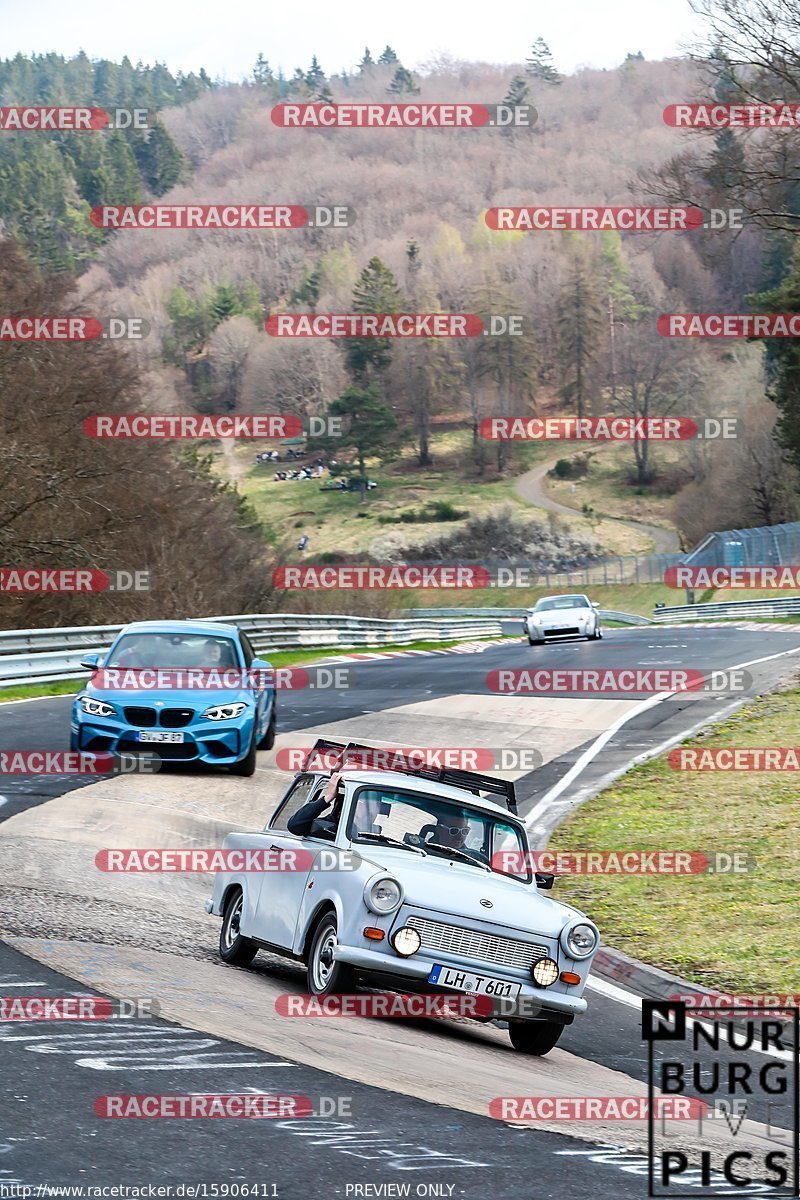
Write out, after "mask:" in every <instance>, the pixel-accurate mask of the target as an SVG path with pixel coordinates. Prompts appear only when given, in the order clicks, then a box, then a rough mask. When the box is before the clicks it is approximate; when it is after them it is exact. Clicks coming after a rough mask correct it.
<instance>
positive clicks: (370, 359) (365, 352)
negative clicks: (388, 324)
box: [345, 257, 402, 383]
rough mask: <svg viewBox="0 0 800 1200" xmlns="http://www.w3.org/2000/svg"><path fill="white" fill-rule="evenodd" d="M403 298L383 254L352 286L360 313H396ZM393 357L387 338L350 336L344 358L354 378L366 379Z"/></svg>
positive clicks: (366, 268)
mask: <svg viewBox="0 0 800 1200" xmlns="http://www.w3.org/2000/svg"><path fill="white" fill-rule="evenodd" d="M401 306H402V300H401V296H400V285H399V284H398V282H397V279H396V278H395V276H394V274H393V272H392V271H391V270H390V269H389V267H387V266H386V263H384V262H382V261H381V259H380V258H377V257H375V258H371V259H370V260H369V262H368V263H367V265H366V267H365V268H364V270H363V271H362V272H361V275H360V276H359V279H358V283H357V284H356V286H355V287H354V289H353V310H354V311H355V312H359V313H397V312H400V310H401ZM390 358H391V343H390V341H389V339H388V338H348V340H347V346H346V349H345V362H346V364H347V369H348V370H349V372H350V374H351V376H352V377H353V379H354V380H355V381H356V382H358V383H361V382H364V381H365V380H367V379H368V377H369V376H370V375H371V374H374V373H375V372H377V371H382V370H384V369H385V368H386V367H387V366H388V365H389V360H390Z"/></svg>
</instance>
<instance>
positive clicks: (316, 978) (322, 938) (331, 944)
mask: <svg viewBox="0 0 800 1200" xmlns="http://www.w3.org/2000/svg"><path fill="white" fill-rule="evenodd" d="M337 935H338V930H337V925H336V917H335V916H334V914H333V913H328V914H327V915H326V916H324V917H323V918H322V920H321V921H320V923H319V925H318V926H317V928H316V929H315V930H314V936H313V937H312V939H311V947H310V949H309V952H308V959H307V979H308V990H309V992H310V993H311V995H312V996H335V995H338V994H340V993H342V992H353V991H355V986H356V975H355V971H354V970H353V968H352V967H351V966H349V965H348V964H347V963H342V962H336V959H335V958H334V954H335V951H336V947H337V945H338V936H337Z"/></svg>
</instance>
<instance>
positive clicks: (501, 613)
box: [411, 608, 653, 625]
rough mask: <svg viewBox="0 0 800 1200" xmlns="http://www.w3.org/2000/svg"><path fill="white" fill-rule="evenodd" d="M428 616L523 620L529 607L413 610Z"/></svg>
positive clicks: (626, 617)
mask: <svg viewBox="0 0 800 1200" xmlns="http://www.w3.org/2000/svg"><path fill="white" fill-rule="evenodd" d="M411 611H414V612H418V613H419V614H420V615H424V616H426V617H434V618H435V617H455V616H464V615H466V614H469V615H470V616H473V617H477V616H479V615H481V616H484V617H496V618H497V619H498V620H501V621H503V620H505V621H521V620H522V618H523V617H524V616H525V614H526V613H527V612H528V609H527V608H418V609H414V610H411ZM597 611H598V613H599V615H600V619H601V620H603V621H618V622H619V624H620V625H652V624H653V622H652V619H651V618H650V617H643V616H640V614H639V613H629V612H617V611H616V609H613V608H599V609H598V610H597Z"/></svg>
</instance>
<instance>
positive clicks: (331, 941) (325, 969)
mask: <svg viewBox="0 0 800 1200" xmlns="http://www.w3.org/2000/svg"><path fill="white" fill-rule="evenodd" d="M335 949H336V930H335V929H333V928H332V927H330V926H328V928H327V929H326V930H325V933H324V934H323V936H322V937H321V938H320V939H319V941H318V942H317V949H316V954H315V955H314V983H315V984H316V986H317V987H318V988H319V990H320V991H322V990H323V989H324V988H325V987H326V986H327V984H328V983H329V981H330V978H331V975H332V974H333V967H334V951H335Z"/></svg>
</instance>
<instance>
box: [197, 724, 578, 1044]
mask: <svg viewBox="0 0 800 1200" xmlns="http://www.w3.org/2000/svg"><path fill="white" fill-rule="evenodd" d="M331 751H334V752H335V753H337V754H339V755H340V756H341V757H340V760H339V761H340V763H341V764H343V767H344V769H345V771H346V773H345V774H341V773H335V774H333V775H332V773H331V771H330V768H328V769H327V770H314V769H308V770H304V771H302V772H301V773H300V774H298V775H297V776H296V778H295V779H294V781H293V783H292V784H291V785H290V787H289V789H288V791H287V792H286V794H285V796H284V797H283V799H282V801H281V802H280V804H279V805H278V807H277V809H276V810H275V813H274V815H273V817H272V819H271V820H270V822H269V824H268V825H267V827H266V828H265V829H264V830H263V832H259V833H231V834H228V836H227V837H226V838H225V842H224V849H226V850H230V849H237V850H250V851H253V850H260V851H263V852H265V853H266V852H276V851H282V852H284V857H287V855H288V857H290V858H291V857H292V855H290V854H288V852H295V855H294V859H295V860H296V861H297V862H299V863H300V868H299V869H295V870H276V871H271V870H265V871H257V872H256V871H252V870H249V871H248V870H241V871H237V870H232V869H231V870H225V871H222V872H219V873H218V874H217V876H216V879H215V883H214V892H213V896H212V898H211V900H209V901H207V902H206V905H205V907H206V911H207V912H209V913H213V914H214V915H216V916H220V917H222V929H221V934H220V955H221V957H222V959H223V960H224V961H225V962H228V963H233V964H235V965H238V966H246V965H247V964H248V963H250V962H251V961H252V959H253V957H254V956H255V954H256V953H257V951H258V950H259V949H262V948H263V949H265V950H267V951H269V952H271V953H276V952H277V953H279V954H281V955H285V956H287V957H290V958H293V959H295V960H297V961H302V962H304V963H305V964H306V968H307V978H308V990H309V992H311V993H312V994H315V995H327V994H331V993H348V992H353V991H355V988H356V984H357V982H358V981H363V982H364V983H366V984H368V985H370V986H372V987H376V986H384V987H388V988H390V989H394V990H399V991H402V992H419V991H422V992H435V993H449V994H458V993H468V994H471V995H472V996H484V997H491V998H492V1005H490V1006H489V1007H490V1009H492V1011H491V1012H490V1015H489V1019H491V1017H495V1018H496V1017H498V1016H501V1017H502V1019H504V1020H507V1021H508V1028H509V1033H510V1036H511V1041H512V1043H513V1045H514V1047H515V1048H516V1049H517V1050H520V1051H522V1052H523V1053H527V1054H546V1053H547V1051H548V1050H550V1049H552V1047H553V1046H554V1045H555V1044H556V1042H557V1041H558V1038H559V1036H560V1034H561V1032H562V1030H563V1029H564V1027H565V1026H566V1025H569V1024H571V1023H572V1021H573V1020H574V1018H575V1017H576V1016H579V1015H580V1014H581V1013H583V1012H585V1011H586V1000H585V999H584V997H583V991H584V986H585V984H586V977H587V975H588V973H589V968H590V966H591V962H592V959H593V958H594V955H595V953H596V951H597V948H598V945H599V940H600V938H599V933H598V931H597V927H596V926H595V925H594V924H593V922H592V921H590V920H589V919H588V918H587V917H585V916H584V915H583V913H581V912H579V911H577V910H576V909H574V908H571V907H570V906H569V905H566V904H562V903H559V902H558V901H555V900H552V899H550V898H549V897H547V896H545V895H543V894H542V890H540V889H549V888H551V887H552V885H553V876H552V875H545V874H541V873H537V872H536V871H535V870H534V869H533V867H532V865H531V858H530V854H529V852H528V840H527V836H526V831H525V826H524V824H523V823H522V821H521V820H520V819H519V818H518V817H517V815H516V799H515V795H514V785H513V783H511V782H510V781H508V780H502V779H498V778H497V777H494V776H488V775H478V774H476V773H474V772H469V771H455V770H448V769H439V768H428V767H421V768H418V769H417V768H413V769H412V768H410V767H409V768H408V769H407V770H406V769H405V768H404V769H403V770H401V771H392V770H374V769H355V770H351V769H350V768H348V767H347V761H348V757H349V758H351V759H352V757H353V754H354V752H355V753H362V754H363V752H364V751H371V752H373V753H375V754H377V753H379V751H377V750H376V748H374V747H372V748H371V747H363V746H357V745H356V744H354V743H350V744H348V745H345V744H343V743H333V742H328V741H318V742H317V744H316V746H315V747H314V750H313V751H312V752H311V755H310V757H309V759H308V763H309V765H312V764H313V762H314V757H315V755H321V754H330V753H331ZM332 788H333V789H335V794H332ZM481 792H489V793H490V794H494V795H495V796H497V797H498V799H501V798H502V799H503V800H504V803H505V806H504V807H501V805H500V804H498V803H495V802H494V800H492V799H489V798H487V797H486V796H482V795H481V794H480V793H481ZM315 801H316V802H317V803H315ZM321 809H327V811H323V812H320V810H321ZM292 825H294V826H295V828H297V829H299V830H301V831H302V832H295V833H293V832H291V828H290V826H292ZM241 857H242V858H244V857H245V856H244V855H243V856H241ZM226 865H230V864H226ZM236 865H238V864H236ZM497 1005H499V1006H500V1007H499V1009H498V1007H497Z"/></svg>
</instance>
